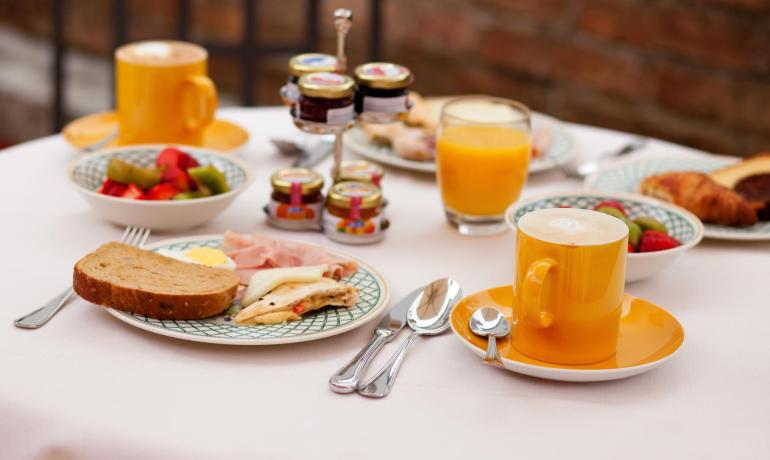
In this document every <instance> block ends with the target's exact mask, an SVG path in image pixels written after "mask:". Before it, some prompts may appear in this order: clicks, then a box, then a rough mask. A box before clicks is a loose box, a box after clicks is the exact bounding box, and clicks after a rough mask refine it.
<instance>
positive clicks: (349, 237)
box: [323, 212, 382, 243]
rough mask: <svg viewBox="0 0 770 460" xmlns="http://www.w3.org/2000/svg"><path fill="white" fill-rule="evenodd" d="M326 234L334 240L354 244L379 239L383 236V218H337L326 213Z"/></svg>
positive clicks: (324, 218) (324, 219)
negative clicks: (358, 240) (359, 240)
mask: <svg viewBox="0 0 770 460" xmlns="http://www.w3.org/2000/svg"><path fill="white" fill-rule="evenodd" d="M323 221H324V233H325V234H326V235H327V236H329V237H330V238H332V239H335V240H337V241H342V242H345V243H348V242H350V243H354V242H356V240H357V239H359V238H361V239H365V240H367V239H372V240H374V239H378V238H380V237H381V236H382V217H381V216H379V215H377V216H374V217H371V218H369V219H361V218H360V216H359V218H358V219H356V218H352V217H350V216H348V217H337V216H335V215H333V214H331V213H328V212H325V213H324V217H323Z"/></svg>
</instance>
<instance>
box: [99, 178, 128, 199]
mask: <svg viewBox="0 0 770 460" xmlns="http://www.w3.org/2000/svg"><path fill="white" fill-rule="evenodd" d="M96 191H97V192H98V193H101V194H104V195H110V196H121V195H123V192H125V191H126V186H125V185H124V184H121V183H120V182H115V181H114V180H112V179H110V178H107V179H104V182H102V185H101V186H100V187H99V188H98V189H96Z"/></svg>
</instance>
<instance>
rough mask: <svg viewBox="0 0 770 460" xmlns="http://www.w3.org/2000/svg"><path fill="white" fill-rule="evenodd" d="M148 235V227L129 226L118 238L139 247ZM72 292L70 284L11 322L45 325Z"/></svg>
mask: <svg viewBox="0 0 770 460" xmlns="http://www.w3.org/2000/svg"><path fill="white" fill-rule="evenodd" d="M149 236H150V230H149V229H147V228H141V227H132V226H129V227H126V230H125V231H124V232H123V236H122V237H121V238H120V242H121V243H125V244H128V245H129V246H137V247H140V248H141V247H142V246H144V243H146V242H147V238H148V237H149ZM74 293H75V291H74V290H73V289H72V286H70V287H68V288H67V289H65V290H64V292H62V293H61V294H59V295H57V296H56V297H54V298H53V299H51V300H50V301H48V303H47V304H45V305H43V306H42V307H40V308H38V309H37V310H35V311H33V312H31V313H27V314H26V315H24V316H22V317H21V318H19V319H17V320H16V321H14V322H13V324H14V325H16V327H21V328H24V329H37V328H39V327H42V326H45V324H46V323H47V322H48V321H49V320H50V319H51V318H53V315H55V314H56V313H57V312H58V311H59V310H60V309H61V307H63V306H64V304H65V303H67V301H68V300H69V299H70V297H72V294H74Z"/></svg>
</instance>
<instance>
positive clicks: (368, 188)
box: [323, 182, 389, 244]
mask: <svg viewBox="0 0 770 460" xmlns="http://www.w3.org/2000/svg"><path fill="white" fill-rule="evenodd" d="M381 212H382V192H381V191H380V188H379V187H377V186H376V185H374V184H367V183H364V182H340V183H338V184H335V185H333V186H332V189H331V191H329V197H328V199H327V200H326V210H325V211H324V217H323V228H324V234H325V235H326V236H327V237H328V238H329V239H331V240H334V241H337V242H339V243H344V244H370V243H376V242H378V241H380V240H382V238H383V237H384V236H385V234H384V233H383V232H384V230H386V229H387V228H388V226H389V222H388V221H387V220H386V219H383V218H382V214H381Z"/></svg>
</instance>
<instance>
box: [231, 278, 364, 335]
mask: <svg viewBox="0 0 770 460" xmlns="http://www.w3.org/2000/svg"><path fill="white" fill-rule="evenodd" d="M358 293H359V291H358V288H356V287H353V286H348V285H347V284H344V283H340V282H339V281H334V280H333V279H330V278H321V279H320V280H318V281H316V282H313V283H285V284H282V285H280V286H278V287H277V288H275V289H273V290H272V291H271V292H270V293H269V294H266V295H265V296H264V297H262V298H261V299H260V300H258V301H257V302H255V303H253V304H251V305H249V306H248V307H246V308H244V309H243V310H241V311H240V312H238V314H237V315H236V316H235V322H236V323H238V324H276V323H284V322H286V321H296V320H299V319H300V315H302V314H305V313H307V312H309V311H313V310H318V309H319V308H323V307H325V306H327V305H334V306H339V307H348V308H349V307H352V306H353V305H355V303H356V300H358Z"/></svg>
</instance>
